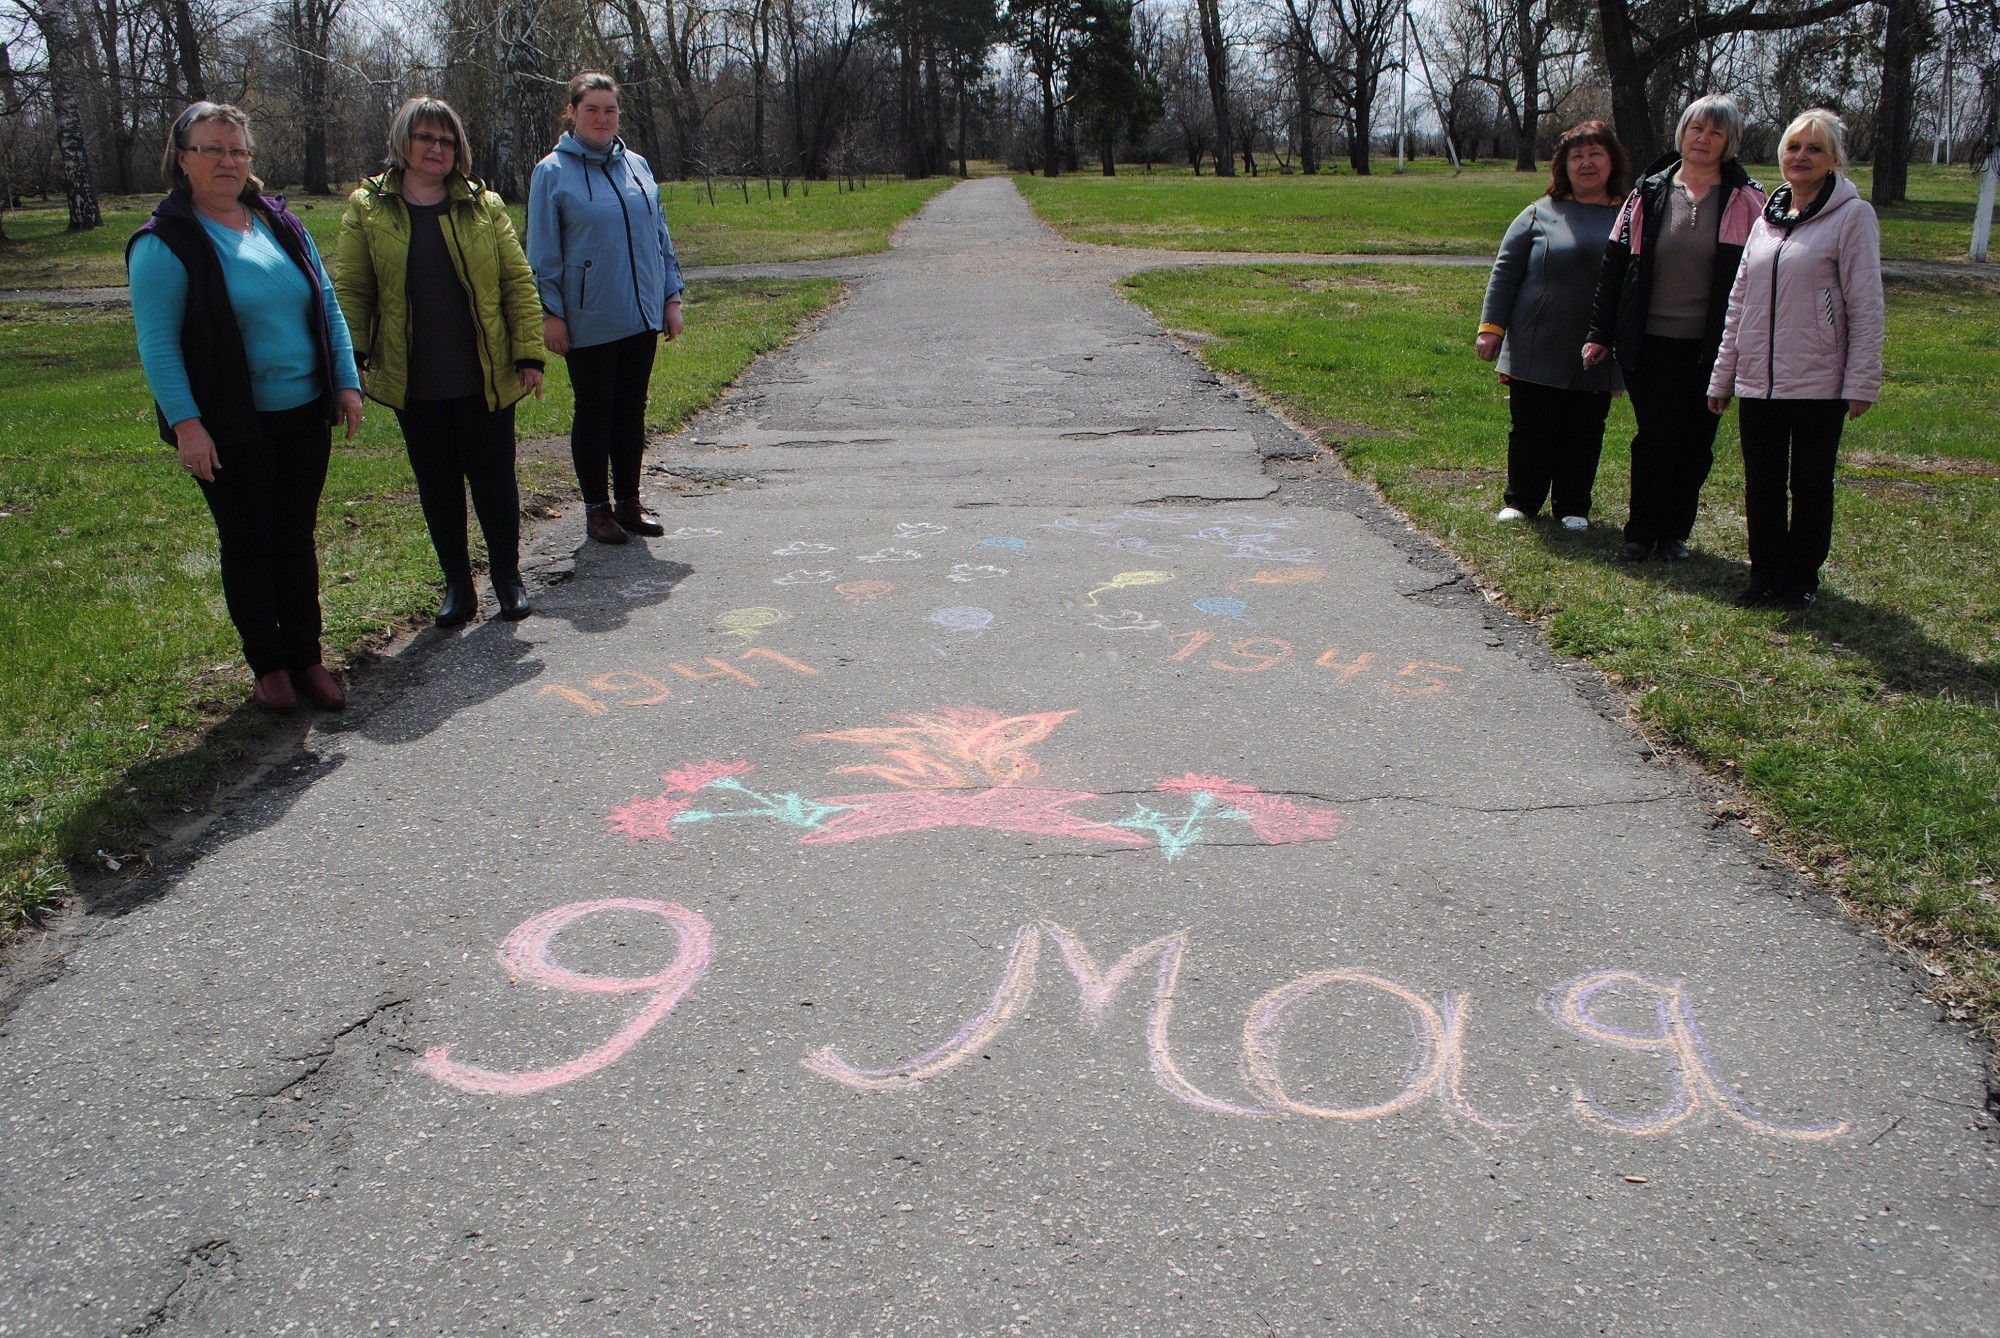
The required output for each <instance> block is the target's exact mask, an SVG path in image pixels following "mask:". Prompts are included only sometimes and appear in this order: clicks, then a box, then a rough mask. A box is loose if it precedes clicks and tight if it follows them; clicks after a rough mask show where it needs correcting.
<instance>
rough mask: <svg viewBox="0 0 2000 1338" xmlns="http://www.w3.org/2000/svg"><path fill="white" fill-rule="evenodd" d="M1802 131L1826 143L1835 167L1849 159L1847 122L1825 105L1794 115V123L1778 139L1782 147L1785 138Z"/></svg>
mask: <svg viewBox="0 0 2000 1338" xmlns="http://www.w3.org/2000/svg"><path fill="white" fill-rule="evenodd" d="M1801 132H1806V133H1809V134H1811V135H1812V136H1814V137H1815V138H1816V139H1818V140H1819V142H1820V143H1822V144H1824V145H1826V149H1827V152H1828V153H1830V154H1832V155H1833V165H1834V166H1835V167H1839V166H1840V165H1841V164H1843V163H1845V162H1846V161H1847V123H1846V122H1845V121H1843V120H1841V119H1840V117H1838V116H1836V115H1835V114H1834V113H1832V112H1830V111H1828V110H1827V109H1826V108H1825V107H1814V108H1812V109H1810V110H1808V111H1802V112H1800V113H1799V114H1798V115H1797V116H1794V117H1793V118H1792V123H1791V124H1790V125H1788V126H1786V127H1785V133H1784V135H1783V136H1782V137H1781V138H1780V139H1779V140H1778V143H1779V145H1780V147H1782V146H1783V145H1784V142H1785V140H1788V139H1790V138H1791V137H1792V136H1793V135H1796V134H1799V133H1801Z"/></svg>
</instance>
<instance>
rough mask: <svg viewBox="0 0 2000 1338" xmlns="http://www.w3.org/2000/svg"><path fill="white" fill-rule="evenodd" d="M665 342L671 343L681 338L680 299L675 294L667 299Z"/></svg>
mask: <svg viewBox="0 0 2000 1338" xmlns="http://www.w3.org/2000/svg"><path fill="white" fill-rule="evenodd" d="M666 317H667V342H668V343H669V344H671V343H673V342H674V341H675V340H676V339H679V338H680V337H681V299H680V295H679V294H678V293H676V294H675V295H674V296H672V297H670V298H668V299H667V311H666Z"/></svg>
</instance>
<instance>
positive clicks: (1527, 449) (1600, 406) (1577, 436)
mask: <svg viewBox="0 0 2000 1338" xmlns="http://www.w3.org/2000/svg"><path fill="white" fill-rule="evenodd" d="M1507 409H1508V412H1509V413H1510V414H1511V415H1512V417H1513V429H1512V430H1511V431H1510V432H1508V434H1507V493H1506V500H1507V505H1508V506H1511V507H1514V508H1515V509H1516V510H1520V511H1525V512H1527V513H1528V514H1529V515H1531V516H1532V515H1534V514H1535V513H1536V512H1538V511H1540V510H1541V509H1542V501H1543V499H1545V498H1548V497H1550V496H1551V495H1553V497H1554V499H1555V508H1554V509H1555V513H1556V515H1558V516H1588V515H1589V514H1590V490H1591V488H1592V487H1593V486H1595V485H1596V483H1597V457H1598V456H1599V455H1600V454H1601V453H1602V452H1603V450H1604V420H1605V418H1606V417H1607V416H1608V415H1609V414H1610V412H1611V392H1610V391H1608V390H1606V391H1602V392H1600V391H1593V390H1565V389H1561V388H1559V387H1556V386H1542V385H1536V384H1535V383H1534V382H1533V381H1509V382H1508V383H1507Z"/></svg>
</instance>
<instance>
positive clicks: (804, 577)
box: [771, 568, 834, 585]
mask: <svg viewBox="0 0 2000 1338" xmlns="http://www.w3.org/2000/svg"><path fill="white" fill-rule="evenodd" d="M833 575H834V574H833V573H832V572H830V571H807V570H805V569H803V568H801V569H799V570H798V571H788V572H786V573H785V574H784V575H783V576H773V577H772V578H771V584H772V585H825V584H827V583H828V582H830V581H832V580H833Z"/></svg>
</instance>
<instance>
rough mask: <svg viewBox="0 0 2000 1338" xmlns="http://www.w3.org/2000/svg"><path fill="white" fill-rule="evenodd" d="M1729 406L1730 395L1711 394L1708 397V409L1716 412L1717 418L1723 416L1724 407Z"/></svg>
mask: <svg viewBox="0 0 2000 1338" xmlns="http://www.w3.org/2000/svg"><path fill="white" fill-rule="evenodd" d="M1728 407H1729V396H1727V395H1710V396H1709V397H1708V411H1709V412H1710V413H1712V414H1714V415H1715V416H1716V417H1717V418H1720V417H1722V411H1723V410H1724V409H1727V408H1728Z"/></svg>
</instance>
